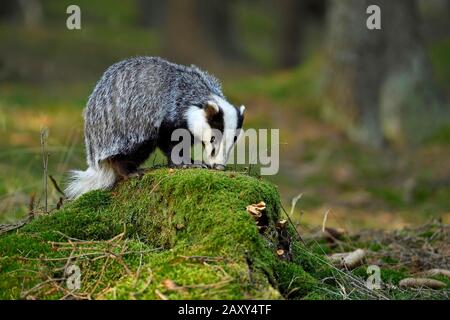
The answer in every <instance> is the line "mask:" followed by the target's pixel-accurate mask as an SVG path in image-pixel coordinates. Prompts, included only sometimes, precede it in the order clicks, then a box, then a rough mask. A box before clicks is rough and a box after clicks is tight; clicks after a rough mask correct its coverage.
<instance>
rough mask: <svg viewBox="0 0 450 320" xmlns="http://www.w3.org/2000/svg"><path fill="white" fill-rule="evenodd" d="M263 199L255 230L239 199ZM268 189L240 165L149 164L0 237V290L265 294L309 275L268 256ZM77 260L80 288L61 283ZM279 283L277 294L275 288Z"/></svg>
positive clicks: (306, 286) (0, 293) (275, 212)
mask: <svg viewBox="0 0 450 320" xmlns="http://www.w3.org/2000/svg"><path fill="white" fill-rule="evenodd" d="M260 201H264V202H266V204H267V208H266V211H265V213H266V215H267V218H268V223H267V224H268V228H267V229H266V231H265V233H264V234H260V233H259V231H258V229H257V227H256V224H255V221H254V220H253V218H252V217H251V216H250V215H249V214H248V213H247V211H246V206H247V205H249V204H252V203H257V202H260ZM279 213H280V204H279V196H278V192H277V190H276V188H275V187H274V186H273V185H272V184H270V183H267V182H263V181H260V180H258V179H257V178H254V177H250V176H247V175H243V174H240V173H228V172H226V173H222V172H212V171H207V170H175V171H171V172H169V171H168V169H167V168H165V169H157V170H152V171H151V172H149V173H147V174H146V175H145V176H144V177H143V178H141V179H133V180H130V181H128V182H124V183H121V184H120V185H119V186H118V187H117V188H115V189H114V190H113V191H111V192H100V191H94V192H91V193H88V194H86V195H84V196H82V197H81V198H80V199H78V200H77V201H75V202H73V203H70V204H66V205H65V207H64V208H63V209H61V210H59V211H53V212H52V213H50V214H48V215H45V216H41V217H39V218H36V219H34V220H33V221H32V222H31V223H29V224H27V225H26V226H25V227H23V228H22V229H20V230H18V231H17V232H14V231H13V232H11V233H9V234H6V235H4V236H2V237H1V238H0V252H1V258H0V259H1V260H0V270H1V274H0V298H7V299H14V298H44V299H45V298H61V297H65V296H66V297H69V296H71V297H78V298H117V299H128V298H139V299H155V298H163V299H164V298H169V299H177V298H189V299H200V298H205V299H214V298H216V299H244V298H250V299H272V298H281V297H282V294H284V292H285V291H286V290H292V289H294V288H293V287H292V286H293V285H294V287H295V288H296V290H297V294H296V296H304V295H306V294H307V293H308V292H310V291H312V290H313V289H312V288H313V287H314V285H315V284H316V283H317V280H316V279H314V278H313V277H311V276H310V275H308V274H307V273H306V272H305V271H303V269H302V268H301V267H300V266H298V265H296V264H295V263H294V262H282V261H281V260H280V259H278V257H277V255H276V249H277V234H276V230H275V223H276V221H277V220H278V219H280V217H279ZM69 265H77V266H78V267H79V268H80V271H81V288H80V290H77V291H75V292H70V291H69V290H68V289H67V285H66V281H67V278H68V277H67V275H66V276H65V274H64V271H65V270H66V269H67V267H68V266H69ZM280 290H281V293H280Z"/></svg>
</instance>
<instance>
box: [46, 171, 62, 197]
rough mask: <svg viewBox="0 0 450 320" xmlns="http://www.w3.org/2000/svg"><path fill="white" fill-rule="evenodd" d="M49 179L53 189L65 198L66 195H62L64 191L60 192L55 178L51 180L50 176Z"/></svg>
mask: <svg viewBox="0 0 450 320" xmlns="http://www.w3.org/2000/svg"><path fill="white" fill-rule="evenodd" d="M48 177H49V178H50V181H51V182H52V184H53V187H55V189H56V191H58V192H59V193H60V194H61V195H62V196H63V197H64V198H66V195H65V193H64V191H62V190H61V188H60V187H59V185H58V183H57V182H56V180H55V178H53V176H52V175H49V176H48Z"/></svg>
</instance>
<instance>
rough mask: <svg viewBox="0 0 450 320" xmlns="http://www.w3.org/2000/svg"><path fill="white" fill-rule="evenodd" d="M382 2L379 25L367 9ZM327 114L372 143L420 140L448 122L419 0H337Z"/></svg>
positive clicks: (330, 31) (331, 33) (329, 41)
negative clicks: (371, 22)
mask: <svg viewBox="0 0 450 320" xmlns="http://www.w3.org/2000/svg"><path fill="white" fill-rule="evenodd" d="M372 4H376V5H378V6H379V7H380V8H381V30H369V29H368V28H367V26H366V19H367V18H368V17H369V14H367V13H366V9H367V7H368V6H369V5H372ZM328 18H329V19H328V38H327V58H328V59H327V61H328V64H327V73H326V76H325V79H326V80H325V88H326V105H325V111H326V113H325V114H326V115H327V116H328V117H329V118H330V119H331V120H332V121H333V120H334V121H337V122H338V123H339V124H341V125H342V126H344V127H345V128H346V129H347V130H348V133H349V134H350V136H351V137H353V138H354V139H356V140H359V141H361V142H364V143H368V144H370V145H373V146H382V145H383V142H384V141H389V142H392V143H395V144H400V145H402V144H410V143H413V144H414V143H418V142H420V141H421V140H423V138H424V137H426V136H427V135H429V134H430V133H432V132H433V129H435V128H436V127H437V126H438V125H440V124H443V123H444V122H445V121H448V119H449V118H448V115H449V110H448V108H446V107H445V106H444V104H443V102H442V99H441V98H440V96H439V94H438V92H437V91H436V89H435V87H434V85H433V79H432V75H431V72H430V67H429V62H428V60H427V58H426V55H425V52H424V49H423V46H422V43H421V41H420V39H419V36H418V17H417V12H416V6H415V2H413V1H410V0H396V1H391V0H376V1H369V0H334V1H331V10H330V14H329V17H328Z"/></svg>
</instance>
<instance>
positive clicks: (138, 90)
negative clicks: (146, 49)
mask: <svg viewBox="0 0 450 320" xmlns="http://www.w3.org/2000/svg"><path fill="white" fill-rule="evenodd" d="M174 80H175V79H174V75H173V74H172V73H171V72H168V70H167V69H166V68H165V66H164V65H163V64H161V63H158V61H155V60H153V59H149V58H133V59H128V60H124V61H121V62H119V63H116V64H114V65H112V66H111V67H109V68H108V69H107V70H106V72H105V73H104V74H103V76H102V78H101V79H100V80H99V82H98V83H97V85H96V87H95V89H94V91H93V93H92V94H91V96H90V97H89V100H88V103H87V107H86V109H85V113H84V117H85V142H86V151H87V155H88V165H89V166H97V165H98V163H99V162H100V161H102V160H105V159H107V158H109V157H111V156H114V155H117V154H126V153H129V152H132V151H133V149H135V148H136V147H137V146H138V145H139V144H141V143H143V142H144V141H147V140H149V139H154V138H155V137H156V135H157V129H158V127H159V125H160V124H161V122H162V119H163V118H164V116H165V114H166V113H167V111H168V108H167V107H168V106H169V105H170V104H171V102H173V101H174V100H175V96H174V90H173V89H172V85H173V83H174Z"/></svg>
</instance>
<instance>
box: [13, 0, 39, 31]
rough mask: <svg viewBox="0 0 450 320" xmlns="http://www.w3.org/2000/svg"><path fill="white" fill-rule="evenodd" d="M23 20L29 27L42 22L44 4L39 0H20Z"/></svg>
mask: <svg viewBox="0 0 450 320" xmlns="http://www.w3.org/2000/svg"><path fill="white" fill-rule="evenodd" d="M18 1H19V5H20V9H21V11H22V16H23V21H24V23H25V25H26V26H27V27H31V28H33V27H36V26H38V25H40V24H41V23H42V4H41V2H40V1H39V0H18Z"/></svg>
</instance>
